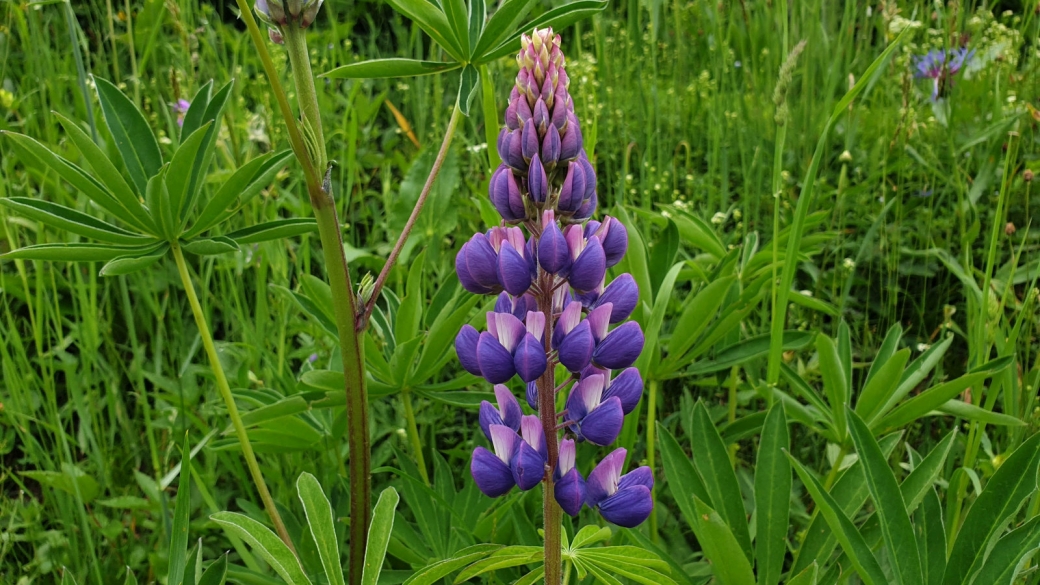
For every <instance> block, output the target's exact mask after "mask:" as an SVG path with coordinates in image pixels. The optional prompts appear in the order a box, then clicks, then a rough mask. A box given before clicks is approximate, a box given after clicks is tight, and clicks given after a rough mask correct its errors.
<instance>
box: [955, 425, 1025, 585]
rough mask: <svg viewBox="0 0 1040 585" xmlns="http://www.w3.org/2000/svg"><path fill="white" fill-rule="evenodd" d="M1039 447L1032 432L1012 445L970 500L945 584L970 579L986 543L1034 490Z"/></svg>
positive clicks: (1002, 527)
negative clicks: (1019, 443) (1004, 457)
mask: <svg viewBox="0 0 1040 585" xmlns="http://www.w3.org/2000/svg"><path fill="white" fill-rule="evenodd" d="M1038 447H1040V434H1035V435H1033V436H1032V437H1030V438H1029V439H1027V440H1026V441H1025V442H1024V443H1022V445H1021V446H1019V448H1018V449H1015V452H1014V453H1012V454H1011V455H1010V456H1009V457H1008V458H1007V459H1006V460H1005V461H1004V463H1003V464H1001V466H1000V467H999V468H997V471H996V473H994V474H993V477H991V478H990V480H989V483H987V484H986V488H985V489H984V490H983V491H982V493H981V494H980V495H979V497H978V498H977V499H976V500H975V503H974V504H972V506H971V509H969V510H968V513H967V515H966V516H965V517H964V524H963V525H962V526H961V530H960V532H958V533H957V538H956V540H954V542H953V547H952V548H951V549H950V555H949V560H948V561H947V564H946V573H945V574H944V576H943V584H944V585H958V584H965V583H969V582H971V576H972V575H973V574H974V573H975V572H976V571H978V570H979V568H980V567H981V565H982V563H983V561H984V560H985V552H986V547H987V545H989V544H990V542H991V541H992V539H993V538H995V537H996V535H998V534H999V533H1000V531H1002V530H1003V529H1004V527H1005V526H1006V525H1007V523H1008V522H1009V521H1010V520H1011V519H1012V518H1013V517H1014V515H1015V514H1016V513H1017V512H1018V509H1019V507H1020V506H1021V505H1022V502H1024V501H1025V500H1026V498H1028V497H1029V496H1030V495H1031V494H1032V493H1033V492H1035V491H1036V471H1037V464H1038V463H1040V449H1038Z"/></svg>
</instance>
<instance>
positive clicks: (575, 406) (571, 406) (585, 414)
mask: <svg viewBox="0 0 1040 585" xmlns="http://www.w3.org/2000/svg"><path fill="white" fill-rule="evenodd" d="M605 386H606V381H605V379H604V376H603V375H602V374H593V375H591V376H588V377H586V378H584V379H582V380H581V381H580V382H578V383H577V384H576V385H575V386H574V389H573V390H571V395H570V396H569V397H568V398H567V419H568V420H569V421H571V424H570V425H569V428H570V430H571V432H573V433H574V436H575V437H577V438H578V440H579V441H588V442H590V443H592V444H593V445H599V446H601V447H603V446H606V445H609V444H611V443H613V442H614V440H615V439H617V437H618V435H619V434H620V433H621V425H622V424H623V423H624V422H625V414H624V412H623V410H622V408H621V399H620V398H618V397H617V396H611V397H609V398H607V397H605V396H604V395H603V390H604V388H605Z"/></svg>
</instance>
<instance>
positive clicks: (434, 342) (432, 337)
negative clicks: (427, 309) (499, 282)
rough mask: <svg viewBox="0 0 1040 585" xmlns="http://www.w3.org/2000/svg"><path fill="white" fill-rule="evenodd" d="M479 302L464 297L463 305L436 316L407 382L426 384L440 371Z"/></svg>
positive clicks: (479, 299) (475, 298)
mask: <svg viewBox="0 0 1040 585" xmlns="http://www.w3.org/2000/svg"><path fill="white" fill-rule="evenodd" d="M480 301H481V298H480V297H478V296H477V295H466V298H465V300H464V301H463V303H462V304H461V305H459V306H458V307H455V308H454V310H453V311H450V312H449V311H447V310H443V311H441V312H440V313H439V314H438V315H437V317H436V318H435V319H434V320H433V323H432V324H431V325H430V328H429V330H428V331H427V333H426V338H425V339H424V340H423V349H422V354H421V355H420V357H419V364H418V365H417V366H416V367H415V376H414V377H413V379H412V380H409V382H411V383H417V384H418V383H423V382H426V381H427V380H429V379H430V378H431V377H433V375H434V374H436V373H437V371H439V370H440V368H441V367H442V366H443V364H444V361H445V360H446V359H449V358H450V356H451V354H452V351H453V350H454V347H455V346H454V341H455V336H456V335H458V332H459V330H460V329H461V328H462V326H463V325H464V324H465V323H466V322H467V321H469V316H470V314H471V313H473V307H475V306H477V303H479V302H480ZM449 306H452V307H454V305H449ZM365 357H366V358H367V357H368V352H366V353H365Z"/></svg>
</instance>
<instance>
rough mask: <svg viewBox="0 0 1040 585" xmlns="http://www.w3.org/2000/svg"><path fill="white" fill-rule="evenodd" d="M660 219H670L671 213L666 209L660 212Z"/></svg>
mask: <svg viewBox="0 0 1040 585" xmlns="http://www.w3.org/2000/svg"><path fill="white" fill-rule="evenodd" d="M661 217H663V218H666V219H667V218H670V217H672V214H671V213H669V212H668V210H667V209H665V210H663V211H661Z"/></svg>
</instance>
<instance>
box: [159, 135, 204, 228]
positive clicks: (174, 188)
mask: <svg viewBox="0 0 1040 585" xmlns="http://www.w3.org/2000/svg"><path fill="white" fill-rule="evenodd" d="M211 129H212V122H207V123H205V124H203V125H202V126H201V127H199V129H198V130H196V131H194V132H192V133H191V135H190V136H188V138H187V139H186V140H185V141H184V142H182V143H181V145H180V147H179V148H178V149H177V151H176V152H174V153H173V158H172V159H170V167H169V171H167V173H166V191H167V192H168V194H169V195H168V196H169V198H170V203H169V205H170V221H171V226H172V227H174V228H175V230H174V232H173V233H171V235H175V234H176V233H178V232H180V231H181V226H182V225H183V223H184V222H183V221H181V219H180V218H181V214H180V211H179V210H180V209H181V207H182V204H183V203H184V202H185V201H186V200H187V199H189V189H190V188H191V177H192V174H193V173H194V172H195V170H196V169H195V168H194V166H195V158H196V157H197V156H198V155H199V153H200V152H199V149H201V148H202V144H203V142H204V141H205V140H206V137H207V134H208V133H209V131H210V130H211Z"/></svg>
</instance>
